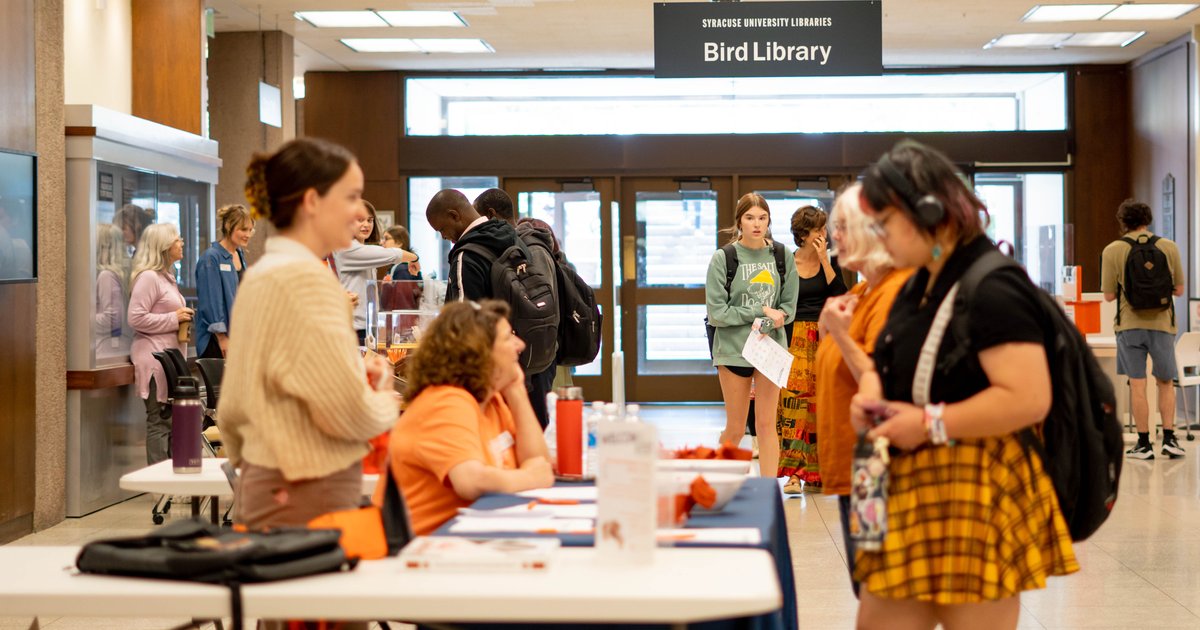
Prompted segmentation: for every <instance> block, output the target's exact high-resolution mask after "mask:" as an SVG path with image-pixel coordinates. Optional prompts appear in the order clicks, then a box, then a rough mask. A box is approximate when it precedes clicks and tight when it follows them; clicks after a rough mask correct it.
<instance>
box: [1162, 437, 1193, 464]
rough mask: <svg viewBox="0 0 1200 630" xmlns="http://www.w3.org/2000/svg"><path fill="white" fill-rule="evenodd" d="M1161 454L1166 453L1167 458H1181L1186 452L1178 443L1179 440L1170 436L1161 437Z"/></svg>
mask: <svg viewBox="0 0 1200 630" xmlns="http://www.w3.org/2000/svg"><path fill="white" fill-rule="evenodd" d="M1162 454H1163V455H1166V456H1167V457H1168V458H1169V459H1181V458H1182V457H1183V456H1184V455H1186V454H1187V453H1186V452H1185V451H1184V450H1183V447H1182V446H1180V445H1179V440H1177V439H1176V438H1175V437H1174V436H1172V437H1171V439H1167V438H1163V442H1162Z"/></svg>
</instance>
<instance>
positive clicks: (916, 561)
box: [854, 435, 1079, 604]
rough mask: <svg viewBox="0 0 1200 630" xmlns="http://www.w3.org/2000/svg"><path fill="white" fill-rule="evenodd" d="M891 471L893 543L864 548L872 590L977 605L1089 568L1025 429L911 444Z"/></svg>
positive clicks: (862, 565)
mask: <svg viewBox="0 0 1200 630" xmlns="http://www.w3.org/2000/svg"><path fill="white" fill-rule="evenodd" d="M888 472H889V474H890V477H891V478H890V481H889V485H888V503H887V506H888V513H887V519H888V532H887V536H886V537H885V538H884V542H883V548H882V549H881V550H879V551H873V552H867V551H861V550H860V551H858V553H857V555H856V566H855V571H854V577H855V579H856V580H857V581H859V582H862V583H863V587H864V588H866V589H867V590H868V591H870V592H871V593H872V594H874V595H877V596H879V597H885V598H890V599H915V600H918V601H924V602H931V603H934V604H969V603H976V602H982V601H989V600H997V599H1004V598H1007V597H1012V596H1013V595H1017V594H1019V593H1020V592H1021V591H1028V590H1033V589H1039V588H1045V586H1046V578H1047V577H1048V576H1051V575H1067V574H1069V573H1074V572H1075V571H1078V570H1079V563H1078V562H1076V560H1075V552H1074V550H1073V549H1072V548H1071V535H1070V533H1069V532H1068V530H1067V525H1066V522H1065V521H1064V520H1063V517H1062V513H1061V512H1060V510H1059V507H1058V498H1057V497H1056V496H1055V494H1054V486H1053V484H1052V482H1051V480H1050V478H1049V477H1048V476H1047V475H1046V473H1045V472H1044V470H1043V469H1042V462H1041V460H1040V459H1039V458H1038V456H1037V455H1036V454H1035V453H1032V452H1030V453H1029V454H1028V456H1027V455H1026V453H1025V450H1024V449H1023V448H1022V446H1021V443H1020V442H1019V440H1018V438H1017V437H1016V436H1015V435H1006V436H1002V437H991V438H985V439H981V440H964V441H961V442H958V443H957V444H955V445H954V446H942V447H926V448H921V449H919V450H917V451H912V452H907V453H902V454H899V455H896V456H895V457H893V458H892V461H891V464H890V465H889V466H888Z"/></svg>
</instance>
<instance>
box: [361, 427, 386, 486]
mask: <svg viewBox="0 0 1200 630" xmlns="http://www.w3.org/2000/svg"><path fill="white" fill-rule="evenodd" d="M389 435H391V431H384V432H383V433H380V434H379V435H377V436H375V437H373V438H371V439H370V440H368V441H367V444H368V445H370V447H371V452H370V453H367V454H366V455H365V456H363V474H364V475H378V474H380V473H382V472H383V466H384V462H386V461H387V454H388V436H389Z"/></svg>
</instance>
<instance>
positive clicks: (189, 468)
mask: <svg viewBox="0 0 1200 630" xmlns="http://www.w3.org/2000/svg"><path fill="white" fill-rule="evenodd" d="M203 418H204V408H203V407H201V406H200V388H199V386H198V384H197V383H196V377H194V376H181V377H179V382H178V384H177V385H176V386H175V398H174V399H173V401H172V403H171V463H172V464H173V465H174V469H175V472H176V473H189V474H198V473H199V472H200V468H201V464H200V430H201V426H202V425H201V423H202V420H203Z"/></svg>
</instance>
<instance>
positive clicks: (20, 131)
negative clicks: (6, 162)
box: [0, 0, 37, 153]
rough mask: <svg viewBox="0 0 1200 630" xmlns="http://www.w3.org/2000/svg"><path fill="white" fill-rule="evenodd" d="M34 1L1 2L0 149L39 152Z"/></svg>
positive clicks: (15, 0)
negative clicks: (36, 116) (34, 60)
mask: <svg viewBox="0 0 1200 630" xmlns="http://www.w3.org/2000/svg"><path fill="white" fill-rule="evenodd" d="M33 32H34V31H33V0H5V1H4V2H0V147H2V148H6V149H17V150H18V151H26V152H28V153H33V152H35V151H36V150H37V138H36V128H35V126H34V91H33V87H34V85H33V77H34V69H33Z"/></svg>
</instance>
